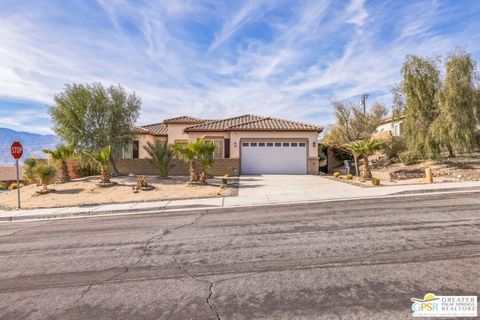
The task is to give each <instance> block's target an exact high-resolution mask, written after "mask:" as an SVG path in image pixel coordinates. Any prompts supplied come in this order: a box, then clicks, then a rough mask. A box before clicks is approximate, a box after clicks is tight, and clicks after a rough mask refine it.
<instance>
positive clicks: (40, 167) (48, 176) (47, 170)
mask: <svg viewBox="0 0 480 320" xmlns="http://www.w3.org/2000/svg"><path fill="white" fill-rule="evenodd" d="M33 173H34V175H35V177H36V178H37V179H38V181H39V182H40V183H41V184H42V186H43V191H48V185H49V184H51V183H52V182H53V181H54V180H55V176H56V175H57V169H56V168H55V166H53V165H51V164H49V163H40V164H37V165H36V166H35V167H34V168H33Z"/></svg>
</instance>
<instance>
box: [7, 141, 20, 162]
mask: <svg viewBox="0 0 480 320" xmlns="http://www.w3.org/2000/svg"><path fill="white" fill-rule="evenodd" d="M10 153H11V154H12V157H13V158H14V159H15V160H18V159H20V158H21V157H22V155H23V146H22V144H21V143H20V142H18V141H14V142H13V143H12V146H11V147H10Z"/></svg>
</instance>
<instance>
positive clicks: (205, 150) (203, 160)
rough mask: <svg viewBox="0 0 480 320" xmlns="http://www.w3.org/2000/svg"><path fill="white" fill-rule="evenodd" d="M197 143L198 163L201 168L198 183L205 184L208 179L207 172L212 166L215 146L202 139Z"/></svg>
mask: <svg viewBox="0 0 480 320" xmlns="http://www.w3.org/2000/svg"><path fill="white" fill-rule="evenodd" d="M197 142H198V143H199V144H200V150H199V153H198V161H199V162H200V164H201V166H202V170H201V173H200V181H201V182H203V183H205V181H206V180H207V177H208V170H209V169H210V168H211V167H212V166H213V161H214V152H215V144H214V143H213V142H211V141H209V142H206V141H205V140H204V138H203V137H202V138H201V139H199V141H197Z"/></svg>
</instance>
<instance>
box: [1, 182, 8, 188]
mask: <svg viewBox="0 0 480 320" xmlns="http://www.w3.org/2000/svg"><path fill="white" fill-rule="evenodd" d="M7 189H8V186H7V184H6V183H5V182H0V190H7Z"/></svg>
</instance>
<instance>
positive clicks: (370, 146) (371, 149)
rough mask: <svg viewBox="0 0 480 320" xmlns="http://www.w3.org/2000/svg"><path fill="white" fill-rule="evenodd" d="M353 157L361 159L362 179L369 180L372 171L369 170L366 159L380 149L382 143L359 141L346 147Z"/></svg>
mask: <svg viewBox="0 0 480 320" xmlns="http://www.w3.org/2000/svg"><path fill="white" fill-rule="evenodd" d="M346 147H347V149H348V150H350V151H351V152H352V153H353V154H354V155H355V157H358V158H363V169H362V173H361V175H362V178H364V179H371V178H372V171H371V170H370V163H369V161H368V157H369V156H371V155H372V154H374V153H375V152H376V151H378V150H380V149H381V148H382V143H381V142H379V141H377V140H374V139H372V140H359V141H354V142H351V143H349V144H347V145H346Z"/></svg>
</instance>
